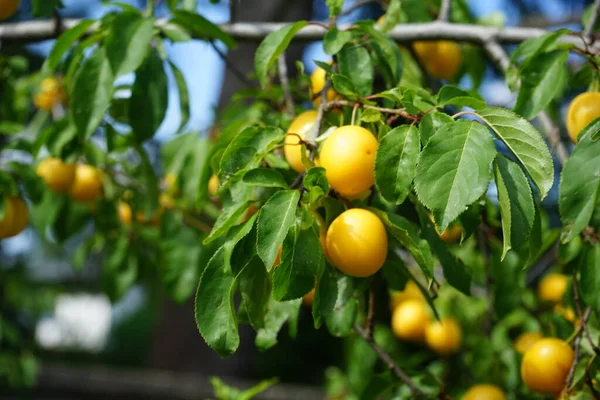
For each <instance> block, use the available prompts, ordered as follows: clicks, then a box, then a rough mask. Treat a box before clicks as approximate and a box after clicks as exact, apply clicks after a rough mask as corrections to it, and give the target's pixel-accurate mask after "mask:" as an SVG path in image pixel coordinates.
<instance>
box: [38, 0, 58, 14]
mask: <svg viewBox="0 0 600 400" xmlns="http://www.w3.org/2000/svg"><path fill="white" fill-rule="evenodd" d="M31 5H32V7H33V9H32V13H31V14H32V15H33V16H34V17H48V16H50V15H52V13H53V12H54V10H56V9H57V8H62V7H63V4H62V1H61V0H33V1H32V2H31Z"/></svg>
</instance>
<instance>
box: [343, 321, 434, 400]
mask: <svg viewBox="0 0 600 400" xmlns="http://www.w3.org/2000/svg"><path fill="white" fill-rule="evenodd" d="M354 330H355V331H356V333H358V335H359V336H360V337H361V338H362V339H363V340H364V341H365V342H367V344H368V345H369V346H371V348H372V349H373V350H374V351H375V353H377V355H378V356H379V358H380V359H381V360H382V361H383V362H384V363H385V365H387V366H388V368H390V369H391V370H392V371H393V372H394V374H395V375H396V376H397V377H398V378H400V380H401V381H402V382H404V383H405V384H406V386H408V387H409V389H410V390H411V392H413V394H414V398H415V399H423V398H425V397H426V395H425V393H423V391H421V389H419V388H418V387H417V385H415V383H414V382H413V381H412V379H411V378H410V376H408V374H407V373H406V372H404V370H403V369H402V368H400V366H399V365H398V364H396V362H395V361H394V359H393V358H392V357H391V356H390V355H389V354H388V353H386V352H385V350H383V349H382V348H381V347H380V346H379V345H378V344H377V343H375V340H373V338H372V337H369V336H368V335H367V332H365V330H364V329H363V328H362V327H361V326H360V325H359V324H355V325H354Z"/></svg>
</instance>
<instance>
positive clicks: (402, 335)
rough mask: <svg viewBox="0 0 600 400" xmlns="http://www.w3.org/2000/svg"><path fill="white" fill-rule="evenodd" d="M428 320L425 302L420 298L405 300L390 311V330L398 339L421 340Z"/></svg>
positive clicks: (429, 319)
mask: <svg viewBox="0 0 600 400" xmlns="http://www.w3.org/2000/svg"><path fill="white" fill-rule="evenodd" d="M430 321H431V315H430V314H429V310H428V309H427V304H425V303H424V302H422V301H421V300H407V301H405V302H403V303H402V304H400V305H399V306H398V307H396V309H395V310H394V312H393V313H392V331H393V332H394V335H396V337H397V338H398V339H402V340H409V341H413V342H421V341H423V338H424V336H425V327H426V326H427V325H428V324H429V322H430Z"/></svg>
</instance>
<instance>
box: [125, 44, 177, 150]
mask: <svg viewBox="0 0 600 400" xmlns="http://www.w3.org/2000/svg"><path fill="white" fill-rule="evenodd" d="M168 102H169V92H168V84H167V75H166V73H165V69H164V65H163V60H162V59H161V58H160V57H159V56H158V53H157V52H156V51H152V52H151V53H150V54H148V57H147V58H146V60H145V61H144V63H143V64H142V66H141V67H140V68H139V69H138V70H137V72H136V74H135V83H134V84H133V88H132V89H131V100H130V105H129V124H130V125H131V128H132V129H133V133H134V135H135V137H136V139H137V140H138V141H139V142H143V141H145V140H147V139H150V138H151V137H152V136H154V134H155V133H156V131H157V130H158V127H159V126H160V124H161V123H162V121H163V119H164V118H165V115H166V113H167V106H168ZM140 110H143V112H140Z"/></svg>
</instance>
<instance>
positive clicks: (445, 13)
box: [438, 0, 452, 22]
mask: <svg viewBox="0 0 600 400" xmlns="http://www.w3.org/2000/svg"><path fill="white" fill-rule="evenodd" d="M451 8H452V0H442V5H441V7H440V15H438V21H443V22H447V21H448V20H449V19H450V9H451Z"/></svg>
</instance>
